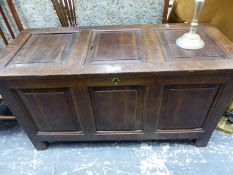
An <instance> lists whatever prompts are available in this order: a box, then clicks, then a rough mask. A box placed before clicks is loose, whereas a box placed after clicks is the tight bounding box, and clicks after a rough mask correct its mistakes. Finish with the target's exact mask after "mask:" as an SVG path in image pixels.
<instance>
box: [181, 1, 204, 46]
mask: <svg viewBox="0 0 233 175" xmlns="http://www.w3.org/2000/svg"><path fill="white" fill-rule="evenodd" d="M204 1H205V0H195V10H194V16H193V20H192V23H191V27H190V31H189V32H188V33H185V34H184V35H183V36H181V37H180V38H178V39H177V40H176V45H177V46H179V47H181V48H183V49H189V50H197V49H202V48H203V47H204V46H205V43H204V41H203V40H202V39H201V37H200V36H199V35H198V34H197V33H196V30H197V26H198V17H199V15H200V12H201V9H202V7H203V4H204Z"/></svg>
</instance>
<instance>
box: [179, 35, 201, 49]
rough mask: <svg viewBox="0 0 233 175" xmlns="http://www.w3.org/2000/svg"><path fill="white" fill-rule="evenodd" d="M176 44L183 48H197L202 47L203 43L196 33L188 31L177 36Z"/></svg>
mask: <svg viewBox="0 0 233 175" xmlns="http://www.w3.org/2000/svg"><path fill="white" fill-rule="evenodd" d="M176 45H177V46H179V47H181V48H183V49H189V50H198V49H202V48H203V47H204V46H205V43H204V41H202V39H201V37H200V36H199V35H198V34H196V33H190V32H189V33H185V34H184V35H183V36H181V37H180V38H178V39H177V40H176Z"/></svg>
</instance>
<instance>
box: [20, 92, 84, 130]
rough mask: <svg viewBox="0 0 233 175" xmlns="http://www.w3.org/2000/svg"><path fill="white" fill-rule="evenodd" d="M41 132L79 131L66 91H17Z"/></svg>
mask: <svg viewBox="0 0 233 175" xmlns="http://www.w3.org/2000/svg"><path fill="white" fill-rule="evenodd" d="M17 93H18V94H19V97H20V98H21V100H22V102H23V104H24V105H25V107H26V109H27V111H28V112H29V114H30V116H31V117H32V119H33V121H34V122H35V124H36V126H37V127H38V130H39V131H41V132H49V131H51V132H61V131H80V125H79V122H78V118H77V116H76V112H75V110H74V105H73V103H72V100H71V97H70V94H69V91H68V89H31V90H17Z"/></svg>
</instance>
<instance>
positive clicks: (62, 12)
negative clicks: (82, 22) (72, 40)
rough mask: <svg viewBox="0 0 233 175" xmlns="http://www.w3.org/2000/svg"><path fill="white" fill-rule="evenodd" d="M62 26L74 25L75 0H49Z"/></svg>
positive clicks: (75, 22)
mask: <svg viewBox="0 0 233 175" xmlns="http://www.w3.org/2000/svg"><path fill="white" fill-rule="evenodd" d="M51 1H52V3H53V7H54V9H55V11H56V13H57V16H58V18H59V20H60V22H61V25H62V27H76V26H77V25H78V24H77V20H76V13H75V5H74V4H75V3H74V1H75V0H51Z"/></svg>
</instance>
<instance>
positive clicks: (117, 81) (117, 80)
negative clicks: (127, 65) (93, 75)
mask: <svg viewBox="0 0 233 175" xmlns="http://www.w3.org/2000/svg"><path fill="white" fill-rule="evenodd" d="M119 82H120V80H119V78H113V79H112V83H113V84H114V85H115V86H117V85H118V84H119Z"/></svg>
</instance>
